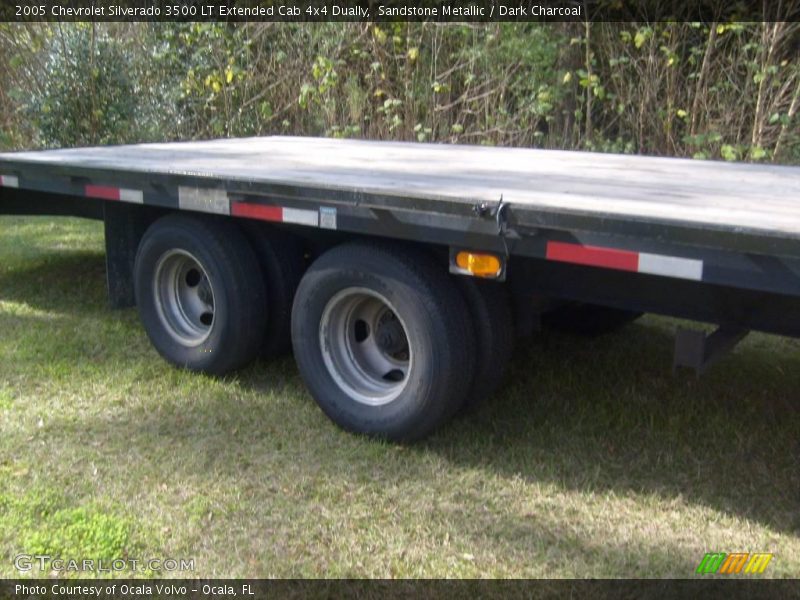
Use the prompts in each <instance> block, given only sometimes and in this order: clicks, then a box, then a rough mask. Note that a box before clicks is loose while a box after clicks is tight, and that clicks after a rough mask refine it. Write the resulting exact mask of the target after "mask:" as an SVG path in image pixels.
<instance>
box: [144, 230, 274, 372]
mask: <svg viewBox="0 0 800 600" xmlns="http://www.w3.org/2000/svg"><path fill="white" fill-rule="evenodd" d="M174 249H179V250H184V251H186V252H188V253H190V254H191V255H193V256H194V257H195V258H196V259H197V261H198V262H199V263H200V265H201V266H202V268H203V269H204V270H205V271H206V273H207V274H208V279H209V281H210V283H211V287H212V289H213V293H214V317H213V323H212V325H211V329H210V332H209V335H208V338H207V339H206V340H205V341H203V342H202V343H200V344H197V345H188V344H183V343H181V342H180V341H179V340H177V339H175V337H173V336H172V335H171V334H170V332H169V329H168V328H167V326H166V325H165V324H164V323H163V322H162V320H161V318H160V317H159V314H158V309H157V306H156V303H157V300H156V293H155V291H154V278H155V272H156V267H157V264H158V261H159V259H160V258H161V257H162V256H163V255H164V254H165V253H167V252H169V251H170V250H174ZM134 288H135V291H136V303H137V306H138V309H139V315H140V318H141V320H142V324H143V325H144V329H145V331H146V332H147V335H148V337H149V338H150V341H151V342H152V344H153V346H154V347H155V348H156V350H157V351H158V352H159V354H161V356H163V357H164V358H165V359H166V360H167V361H168V362H170V363H172V364H174V365H176V366H179V367H183V368H186V369H189V370H191V371H200V372H204V373H209V374H213V375H224V374H226V373H229V372H230V371H233V370H235V369H238V368H240V367H243V366H244V365H246V364H247V363H249V362H250V361H252V360H253V359H254V358H255V357H256V356H257V354H258V351H259V348H260V346H261V343H262V337H263V331H264V327H265V324H266V317H267V310H266V306H267V304H266V294H265V291H264V282H263V278H262V276H261V271H260V270H259V266H258V261H257V260H256V256H255V253H254V252H253V250H252V249H251V248H250V245H249V244H248V243H247V239H246V238H245V237H244V234H243V233H242V232H241V230H240V229H239V228H238V227H237V226H236V225H235V224H234V223H232V222H226V221H222V220H213V219H210V218H206V217H202V216H188V215H168V216H166V217H162V218H161V219H159V220H158V221H156V222H155V223H153V224H152V225H151V226H150V227H149V228H148V229H147V231H146V232H145V234H144V236H143V237H142V240H141V242H140V244H139V250H138V252H137V255H136V264H135V267H134Z"/></svg>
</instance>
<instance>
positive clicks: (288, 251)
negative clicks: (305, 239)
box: [242, 223, 305, 359]
mask: <svg viewBox="0 0 800 600" xmlns="http://www.w3.org/2000/svg"><path fill="white" fill-rule="evenodd" d="M242 227H243V230H244V232H245V235H246V236H247V238H248V240H249V241H250V245H251V246H252V247H253V250H255V253H256V256H257V257H258V262H259V265H260V266H261V274H262V276H263V278H264V285H265V288H266V294H267V306H268V307H269V310H268V311H267V324H266V327H265V329H264V342H263V344H262V346H261V356H262V357H263V358H266V359H270V358H277V357H279V356H283V355H284V354H288V353H289V352H291V349H292V328H291V320H292V302H293V301H294V295H295V292H296V291H297V286H298V285H299V284H300V279H301V277H302V276H303V272H304V271H305V258H304V256H303V245H302V244H301V243H300V240H299V239H297V238H296V237H295V236H293V235H291V234H290V233H287V232H285V231H281V230H279V229H270V230H264V229H261V228H258V227H256V226H254V225H251V224H250V223H245V224H243V226H242Z"/></svg>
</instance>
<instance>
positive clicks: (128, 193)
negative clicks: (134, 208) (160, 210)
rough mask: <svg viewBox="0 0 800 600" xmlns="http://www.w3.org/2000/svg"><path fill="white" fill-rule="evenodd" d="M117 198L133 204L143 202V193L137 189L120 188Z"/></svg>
mask: <svg viewBox="0 0 800 600" xmlns="http://www.w3.org/2000/svg"><path fill="white" fill-rule="evenodd" d="M119 199H120V200H121V201H122V202H133V203H134V204H144V194H143V193H142V192H141V191H139V190H126V189H125V188H120V190H119Z"/></svg>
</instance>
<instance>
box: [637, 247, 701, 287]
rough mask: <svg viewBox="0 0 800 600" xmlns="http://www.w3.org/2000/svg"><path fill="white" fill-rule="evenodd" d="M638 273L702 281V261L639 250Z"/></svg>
mask: <svg viewBox="0 0 800 600" xmlns="http://www.w3.org/2000/svg"><path fill="white" fill-rule="evenodd" d="M639 273H649V274H650V275H664V276H666V277H677V278H679V279H693V280H695V281H702V279H703V261H702V260H694V259H691V258H678V257H676V256H663V255H661V254H646V253H644V252H641V253H639Z"/></svg>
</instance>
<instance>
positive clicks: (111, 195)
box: [86, 185, 119, 200]
mask: <svg viewBox="0 0 800 600" xmlns="http://www.w3.org/2000/svg"><path fill="white" fill-rule="evenodd" d="M86 196H87V197H89V198H101V199H103V200H119V188H115V187H108V186H104V185H87V186H86Z"/></svg>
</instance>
